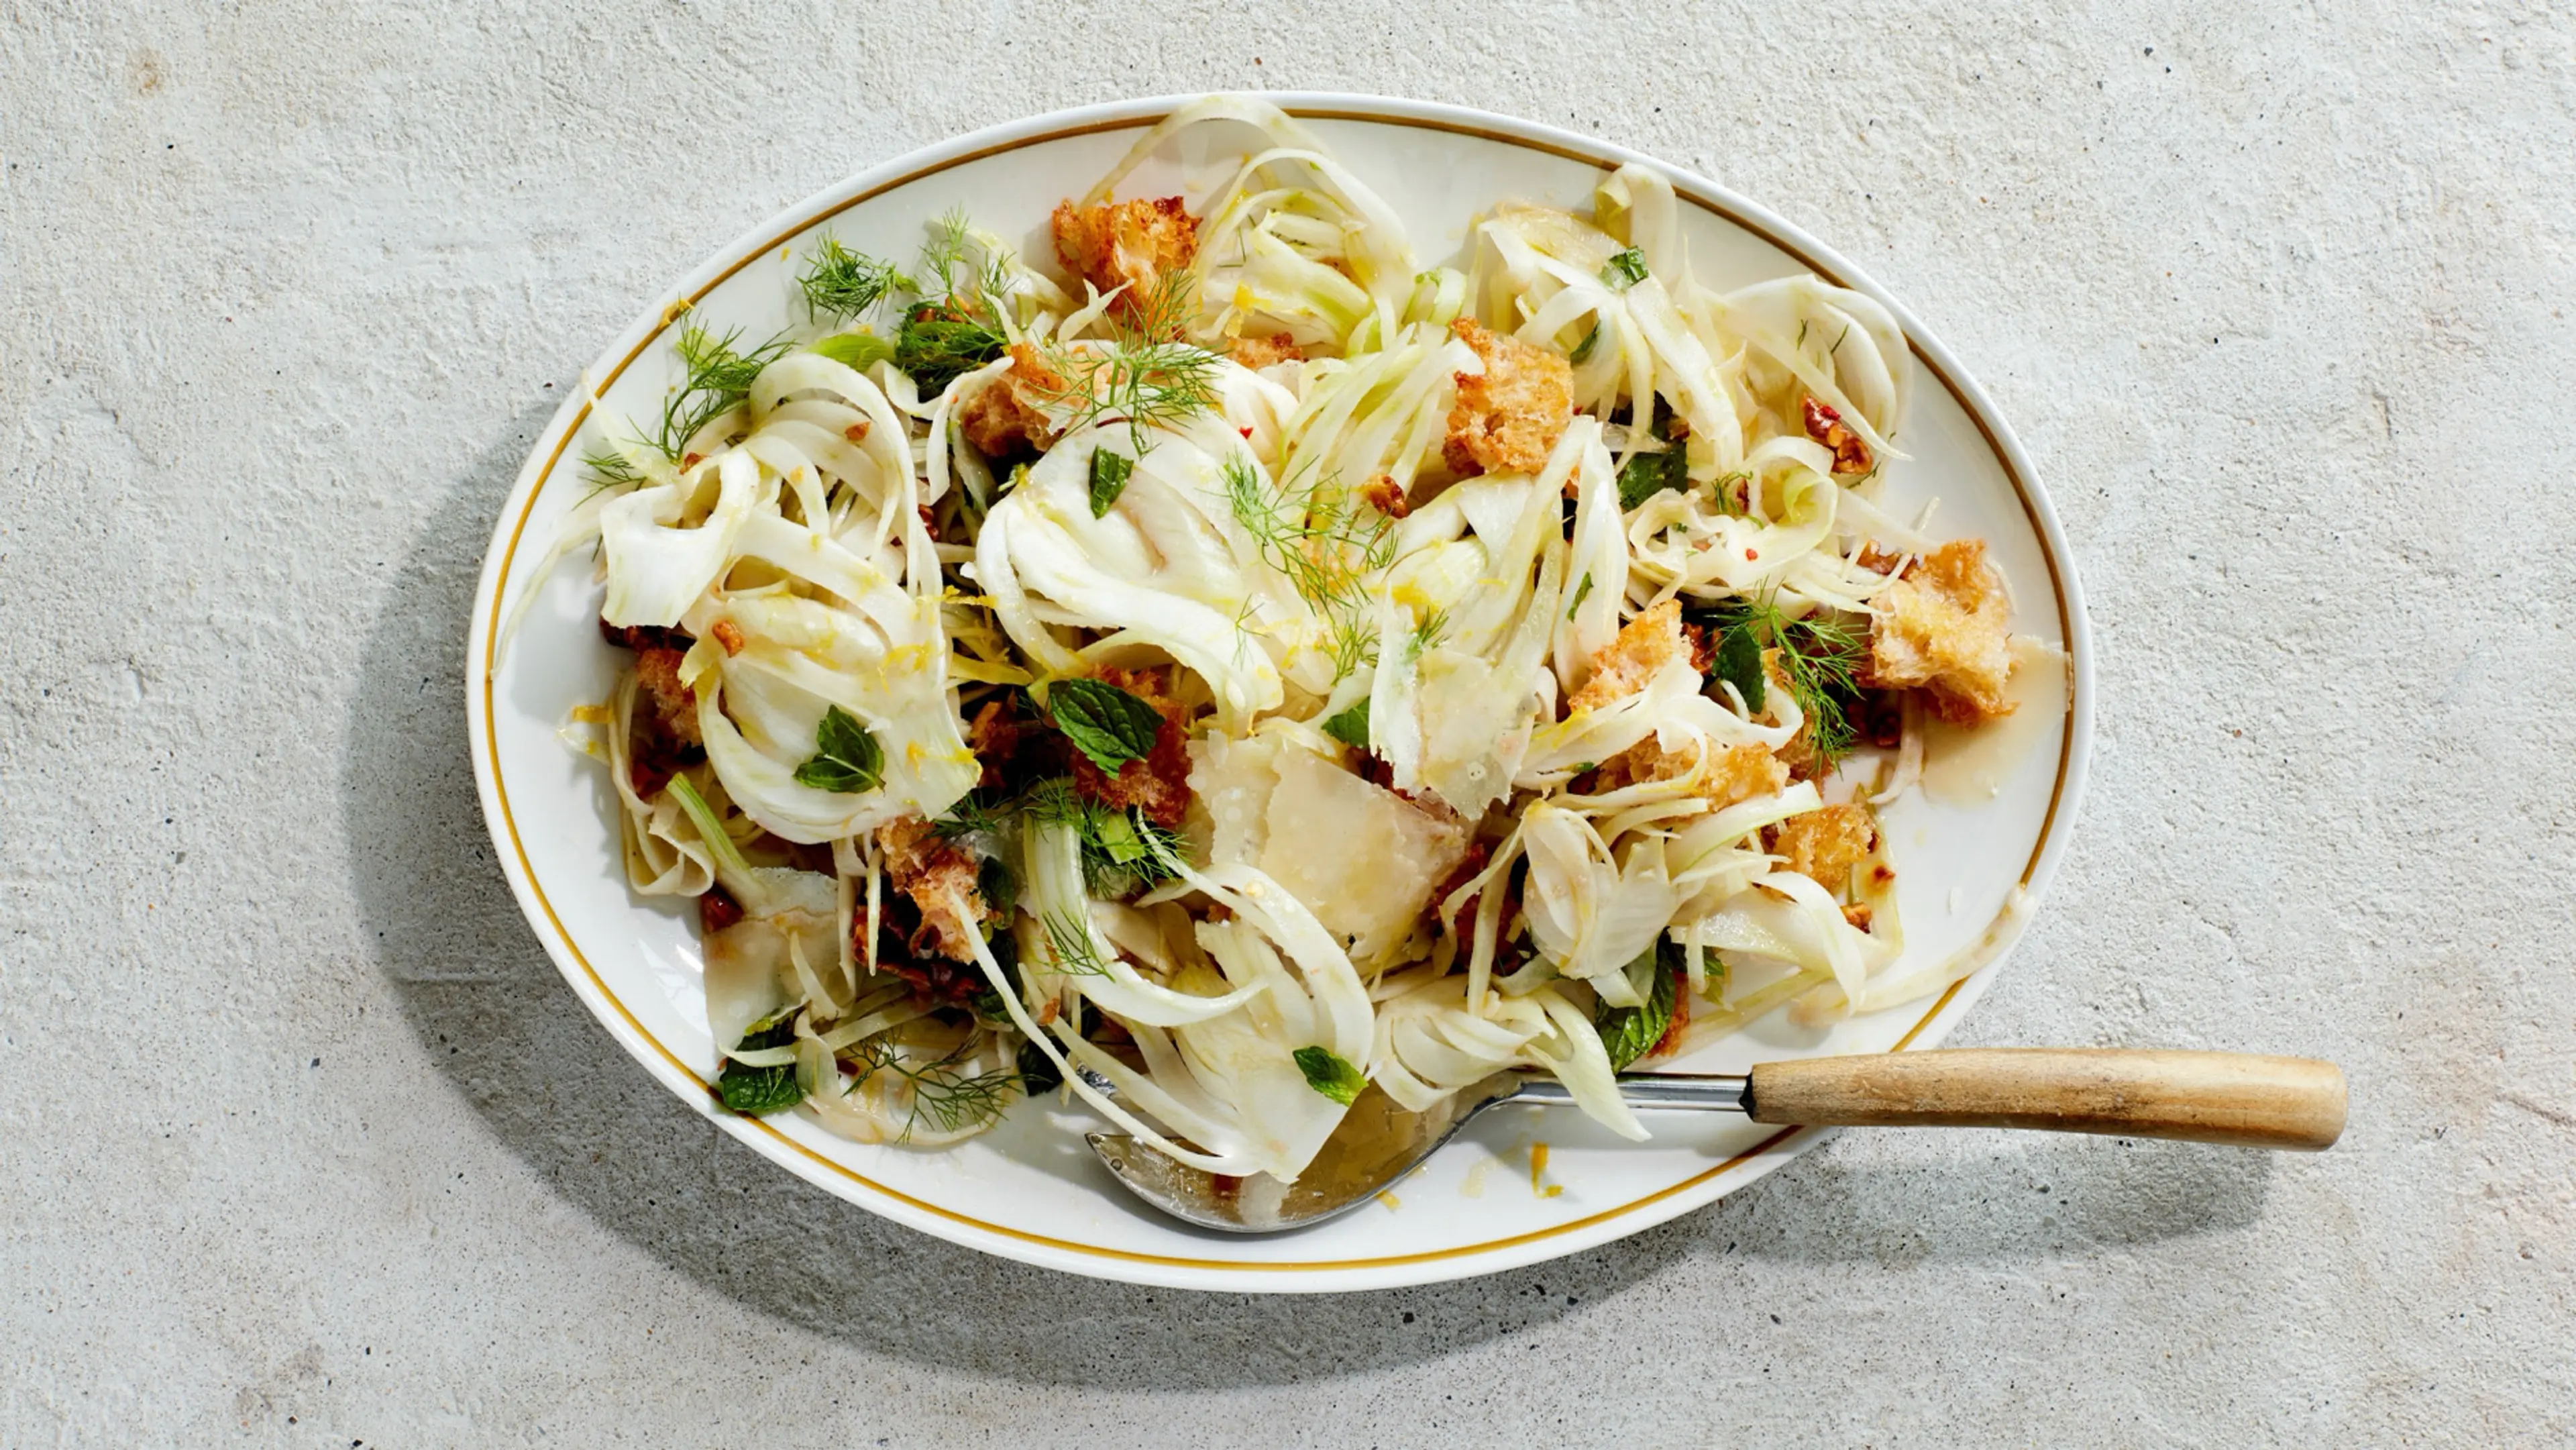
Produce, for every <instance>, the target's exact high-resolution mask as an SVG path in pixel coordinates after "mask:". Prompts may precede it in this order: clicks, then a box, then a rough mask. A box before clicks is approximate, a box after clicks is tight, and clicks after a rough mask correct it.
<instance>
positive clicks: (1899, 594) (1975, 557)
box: [1869, 539, 2013, 725]
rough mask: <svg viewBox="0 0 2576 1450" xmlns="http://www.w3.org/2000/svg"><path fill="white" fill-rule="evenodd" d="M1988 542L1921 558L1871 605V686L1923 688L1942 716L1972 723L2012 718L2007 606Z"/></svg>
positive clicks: (1957, 544) (1963, 542)
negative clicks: (2007, 693) (2008, 694)
mask: <svg viewBox="0 0 2576 1450" xmlns="http://www.w3.org/2000/svg"><path fill="white" fill-rule="evenodd" d="M2010 607H2011V606H2010V605H2009V603H2008V602H2007V601H2006V599H2005V597H2004V581H2003V577H2002V576H2001V575H1999V574H1997V573H1996V572H1995V571H1994V568H1993V567H1992V566H1991V565H1989V564H1987V563H1986V544H1985V541H1984V540H1983V539H1959V540H1956V541H1953V542H1951V543H1947V544H1943V545H1942V546H1941V547H1940V548H1937V549H1935V550H1933V551H1932V552H1931V553H1929V554H1926V555H1925V556H1923V559H1922V560H1921V562H1919V563H1917V564H1916V565H1915V566H1914V567H1913V568H1912V569H1909V570H1907V571H1906V574H1905V577H1903V578H1902V579H1899V580H1897V581H1896V582H1895V583H1894V584H1891V585H1889V586H1888V587H1887V588H1886V589H1885V590H1884V591H1882V592H1881V593H1880V594H1879V596H1878V597H1877V598H1876V599H1874V600H1872V601H1871V602H1870V611H1871V614H1872V618H1871V620H1870V628H1869V654H1870V663H1869V673H1870V677H1871V678H1870V683H1872V684H1874V685H1876V686H1878V687H1879V688H1881V689H1915V688H1919V689H1921V690H1922V691H1923V693H1924V697H1925V698H1926V699H1927V700H1928V701H1930V703H1931V705H1932V708H1933V709H1934V710H1935V711H1936V712H1937V713H1939V715H1940V716H1941V718H1943V719H1945V720H1948V721H1950V722H1951V723H1952V724H1956V725H1974V724H1977V723H1979V722H1981V721H1986V720H1992V719H1996V718H1997V717H1999V716H2003V715H2008V714H2010V713H2012V706H2011V705H2010V704H2009V703H2007V702H2006V701H2005V699H2004V697H2003V691H2004V682H2005V681H2006V680H2007V679H2009V678H2011V676H2012V665H2013V661H2012V644H2011V640H2010V637H2009V636H2008V635H2007V634H2006V633H2005V630H2004V616H2005V614H2006V612H2007V611H2008V610H2009V609H2010Z"/></svg>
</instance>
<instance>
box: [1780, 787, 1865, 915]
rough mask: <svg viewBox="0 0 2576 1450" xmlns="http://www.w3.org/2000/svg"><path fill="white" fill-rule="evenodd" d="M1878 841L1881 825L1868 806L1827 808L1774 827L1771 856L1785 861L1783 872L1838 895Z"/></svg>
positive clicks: (1792, 817)
mask: <svg viewBox="0 0 2576 1450" xmlns="http://www.w3.org/2000/svg"><path fill="white" fill-rule="evenodd" d="M1877 842H1878V824H1877V822H1875V821H1873V820H1871V819H1870V815H1869V810H1868V808H1867V807H1865V806H1826V807H1823V808H1822V809H1820V810H1812V811H1809V812H1807V813H1806V814H1804V815H1797V816H1791V817H1790V818H1789V819H1787V820H1785V821H1782V822H1781V823H1780V824H1778V825H1776V826H1774V827H1772V828H1771V854H1772V855H1774V856H1779V857H1782V858H1784V860H1785V862H1786V865H1785V866H1784V868H1783V869H1785V870H1790V871H1795V872H1797V873H1798V874H1799V875H1801V876H1804V877H1807V878H1808V879H1810V880H1812V881H1814V882H1815V883H1816V884H1817V885H1819V886H1822V887H1823V888H1825V889H1826V890H1827V891H1830V892H1834V893H1835V894H1837V895H1839V894H1841V892H1842V890H1843V888H1844V887H1846V886H1848V885H1850V884H1851V872H1852V867H1854V866H1857V865H1859V864H1860V863H1861V862H1862V861H1864V860H1866V859H1868V857H1869V853H1870V849H1871V848H1872V847H1873V846H1875V845H1876V844H1877Z"/></svg>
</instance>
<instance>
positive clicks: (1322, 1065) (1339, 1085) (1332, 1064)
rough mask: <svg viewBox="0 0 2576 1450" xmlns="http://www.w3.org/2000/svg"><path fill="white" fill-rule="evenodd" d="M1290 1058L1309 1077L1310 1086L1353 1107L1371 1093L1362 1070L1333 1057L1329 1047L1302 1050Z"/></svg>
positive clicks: (1292, 1054)
mask: <svg viewBox="0 0 2576 1450" xmlns="http://www.w3.org/2000/svg"><path fill="white" fill-rule="evenodd" d="M1289 1056H1291V1057H1293V1058H1295V1059H1296V1060H1297V1070H1298V1071H1299V1072H1302V1073H1304V1074H1305V1075H1306V1086H1308V1087H1310V1088H1313V1089H1314V1090H1315V1091H1317V1092H1319V1093H1322V1094H1323V1095H1324V1096H1326V1097H1328V1098H1331V1099H1332V1100H1333V1101H1334V1102H1337V1103H1340V1104H1341V1105H1342V1106H1343V1107H1346V1108H1347V1107H1349V1106H1350V1105H1351V1104H1352V1103H1354V1102H1357V1101H1359V1096H1360V1094H1361V1093H1363V1092H1365V1091H1367V1089H1368V1079H1367V1078H1365V1077H1362V1076H1361V1075H1360V1070H1359V1069H1358V1068H1356V1067H1353V1066H1351V1065H1350V1064H1349V1063H1348V1062H1346V1061H1344V1060H1343V1059H1341V1058H1340V1057H1337V1056H1335V1055H1334V1054H1333V1050H1332V1049H1331V1048H1329V1047H1301V1048H1298V1049H1297V1050H1296V1051H1295V1052H1293V1053H1290V1054H1289Z"/></svg>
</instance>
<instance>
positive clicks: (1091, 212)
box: [1049, 196, 1199, 318]
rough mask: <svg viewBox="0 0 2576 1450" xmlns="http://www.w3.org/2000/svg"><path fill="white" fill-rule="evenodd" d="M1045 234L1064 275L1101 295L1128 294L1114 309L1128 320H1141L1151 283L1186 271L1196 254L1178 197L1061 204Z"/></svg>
mask: <svg viewBox="0 0 2576 1450" xmlns="http://www.w3.org/2000/svg"><path fill="white" fill-rule="evenodd" d="M1049 229H1050V230H1052V231H1053V232H1054V233H1055V254H1056V256H1057V258H1058V259H1059V260H1061V261H1062V262H1063V263H1064V265H1065V268H1066V269H1067V270H1068V271H1071V272H1072V273H1073V274H1074V275H1075V276H1078V277H1080V278H1082V279H1083V280H1084V281H1086V282H1089V283H1090V284H1091V285H1092V286H1094V287H1097V288H1099V289H1100V290H1101V291H1103V292H1107V291H1109V290H1110V289H1112V288H1114V287H1125V288H1126V289H1127V290H1126V291H1125V292H1123V293H1121V294H1120V295H1119V298H1118V301H1117V302H1116V304H1115V308H1116V310H1117V311H1119V312H1121V313H1123V314H1125V315H1126V316H1128V317H1131V318H1133V317H1138V316H1140V315H1141V313H1140V307H1141V304H1142V303H1143V300H1144V298H1145V296H1146V294H1148V293H1150V292H1152V291H1153V290H1154V284H1155V283H1157V282H1160V281H1161V280H1162V279H1163V278H1165V277H1167V276H1170V275H1171V274H1172V273H1175V272H1179V271H1184V270H1186V269H1187V268H1188V267H1189V265H1190V263H1191V262H1192V261H1193V260H1195V259H1196V258H1197V256H1198V254H1199V222H1198V218H1196V217H1194V216H1191V215H1190V213H1189V208H1188V207H1186V206H1185V205H1183V204H1182V201H1181V199H1180V198H1179V197H1177V196H1166V197H1162V198H1159V199H1157V200H1153V201H1121V202H1103V203H1101V204H1100V205H1098V206H1086V207H1076V206H1075V205H1074V204H1073V203H1072V202H1069V201H1061V202H1058V203H1056V208H1055V215H1054V216H1053V217H1052V218H1050V219H1049Z"/></svg>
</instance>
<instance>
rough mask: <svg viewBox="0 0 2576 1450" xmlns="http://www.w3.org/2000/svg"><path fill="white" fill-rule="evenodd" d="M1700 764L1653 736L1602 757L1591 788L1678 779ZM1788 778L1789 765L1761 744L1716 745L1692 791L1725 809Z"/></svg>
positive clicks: (1603, 789) (1605, 790) (1713, 806)
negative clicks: (1659, 743) (1664, 746)
mask: <svg viewBox="0 0 2576 1450" xmlns="http://www.w3.org/2000/svg"><path fill="white" fill-rule="evenodd" d="M1697 763H1698V762H1697V760H1696V759H1695V758H1694V757H1693V756H1692V755H1691V754H1690V752H1688V751H1667V750H1665V749H1664V748H1663V747H1662V746H1661V745H1658V744H1656V743H1655V737H1653V736H1652V735H1649V736H1647V737H1646V738H1645V739H1643V740H1640V741H1638V742H1637V743H1636V744H1634V745H1631V746H1629V747H1628V748H1627V749H1626V750H1624V751H1622V752H1620V753H1619V754H1617V755H1614V756H1611V757H1610V758H1609V759H1608V760H1605V761H1603V762H1601V764H1600V766H1599V768H1598V773H1597V774H1595V775H1594V776H1593V778H1592V789H1593V790H1594V791H1595V792H1596V793H1599V794H1604V795H1606V794H1608V793H1609V792H1611V791H1614V790H1618V789H1620V788H1621V787H1623V786H1631V785H1639V784H1642V783H1644V782H1646V781H1652V780H1679V779H1681V778H1682V777H1683V776H1686V775H1688V774H1690V772H1691V767H1692V766H1694V765H1695V764H1697ZM1788 783H1789V767H1788V766H1787V765H1785V764H1783V763H1782V762H1781V760H1780V758H1779V757H1778V756H1776V755H1773V754H1772V753H1771V752H1770V750H1769V749H1767V748H1765V747H1763V746H1760V745H1730V746H1727V747H1725V748H1724V749H1719V748H1717V747H1714V746H1712V747H1710V750H1709V759H1708V769H1707V770H1706V771H1705V772H1703V773H1702V775H1701V776H1700V779H1699V782H1698V784H1697V785H1695V786H1694V787H1693V788H1692V791H1691V793H1692V794H1693V795H1696V796H1698V797H1699V798H1700V799H1702V800H1704V801H1707V802H1708V806H1709V809H1710V810H1724V809H1726V808H1727V807H1728V806H1731V805H1734V804H1735V803H1736V802H1738V801H1749V800H1752V799H1754V798H1755V797H1757V796H1766V795H1772V794H1775V793H1777V792H1778V791H1779V789H1780V788H1781V787H1782V786H1785V785H1787V784H1788Z"/></svg>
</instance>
